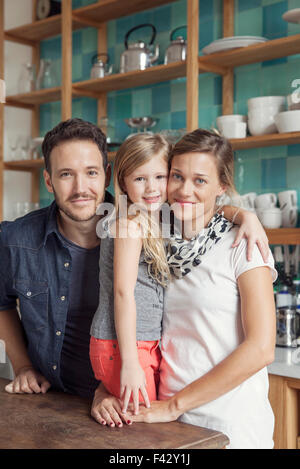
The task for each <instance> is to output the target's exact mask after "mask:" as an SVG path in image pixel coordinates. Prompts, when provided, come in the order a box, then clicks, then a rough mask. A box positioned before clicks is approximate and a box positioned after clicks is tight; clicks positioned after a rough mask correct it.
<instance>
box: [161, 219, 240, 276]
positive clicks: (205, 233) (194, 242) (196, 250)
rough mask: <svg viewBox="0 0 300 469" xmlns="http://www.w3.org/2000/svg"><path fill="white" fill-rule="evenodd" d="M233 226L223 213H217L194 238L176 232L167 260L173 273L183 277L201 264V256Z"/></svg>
mask: <svg viewBox="0 0 300 469" xmlns="http://www.w3.org/2000/svg"><path fill="white" fill-rule="evenodd" d="M233 226H234V225H233V223H231V222H230V221H228V220H227V219H226V218H224V216H223V213H221V214H219V213H216V214H215V215H214V216H213V217H212V219H211V220H210V222H209V224H208V226H207V229H205V230H202V231H201V232H200V233H199V234H198V235H197V236H195V237H194V238H193V239H190V240H185V239H182V238H181V237H180V236H176V234H175V235H173V236H171V237H170V240H169V243H168V246H167V260H168V264H169V268H170V272H171V274H172V275H174V276H175V277H177V278H183V277H184V276H185V275H187V274H188V273H189V272H191V270H192V267H196V266H197V265H199V264H201V262H202V260H201V256H203V255H204V254H205V253H206V252H207V251H209V250H210V249H211V248H212V247H213V245H214V244H216V243H217V242H218V241H219V240H220V239H221V237H222V235H223V234H224V233H226V232H227V231H230V230H231V228H232V227H233Z"/></svg>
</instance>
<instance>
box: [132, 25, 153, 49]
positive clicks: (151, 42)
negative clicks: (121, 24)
mask: <svg viewBox="0 0 300 469" xmlns="http://www.w3.org/2000/svg"><path fill="white" fill-rule="evenodd" d="M146 26H149V27H150V28H152V37H151V40H150V42H149V45H151V44H153V42H154V39H155V37H156V28H155V26H153V24H151V23H145V24H139V25H138V26H134V28H131V29H130V30H129V31H128V32H127V33H126V36H125V39H124V44H125V48H126V49H128V39H129V36H130V34H131V33H133V31H136V30H137V29H140V28H144V27H146Z"/></svg>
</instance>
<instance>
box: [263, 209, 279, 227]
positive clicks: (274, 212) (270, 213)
mask: <svg viewBox="0 0 300 469" xmlns="http://www.w3.org/2000/svg"><path fill="white" fill-rule="evenodd" d="M258 218H259V220H260V222H261V223H262V225H263V226H264V227H265V228H280V227H281V224H282V213H281V210H280V208H277V207H274V208H270V209H265V210H258Z"/></svg>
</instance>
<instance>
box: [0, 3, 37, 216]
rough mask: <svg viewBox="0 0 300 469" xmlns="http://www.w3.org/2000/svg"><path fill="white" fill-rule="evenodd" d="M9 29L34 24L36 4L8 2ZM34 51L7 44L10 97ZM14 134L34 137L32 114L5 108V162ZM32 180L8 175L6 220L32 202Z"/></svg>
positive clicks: (24, 175)
mask: <svg viewBox="0 0 300 469" xmlns="http://www.w3.org/2000/svg"><path fill="white" fill-rule="evenodd" d="M4 8H5V15H4V27H5V29H10V28H14V27H16V26H20V25H21V24H26V23H30V22H31V21H32V0H5V2H4ZM31 53H32V49H31V47H28V46H23V45H21V44H17V43H14V42H9V41H6V42H5V50H4V55H5V65H4V69H5V75H4V78H5V83H6V94H7V95H10V94H16V93H17V92H18V87H17V83H18V78H19V75H20V72H21V66H22V64H23V63H25V62H27V61H29V62H30V61H31ZM10 133H17V134H18V135H19V134H27V135H31V111H27V110H25V109H18V108H13V107H10V106H5V111H4V160H7V159H9V156H10V155H9V145H8V135H9V134H10ZM30 197H31V176H30V174H28V173H24V172H18V171H5V172H4V219H6V220H9V219H12V218H13V217H14V204H15V203H16V202H21V201H30Z"/></svg>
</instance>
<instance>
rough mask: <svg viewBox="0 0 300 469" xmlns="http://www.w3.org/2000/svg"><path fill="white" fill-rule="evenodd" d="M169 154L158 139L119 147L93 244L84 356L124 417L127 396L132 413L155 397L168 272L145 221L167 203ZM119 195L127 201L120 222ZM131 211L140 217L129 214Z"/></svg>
mask: <svg viewBox="0 0 300 469" xmlns="http://www.w3.org/2000/svg"><path fill="white" fill-rule="evenodd" d="M169 152H170V145H169V144H168V142H167V141H166V140H165V139H164V138H163V137H162V136H160V135H151V134H137V135H134V136H132V137H131V138H129V139H127V140H126V141H125V142H124V143H123V145H122V146H121V148H120V149H119V151H118V153H117V155H116V159H115V163H114V189H115V209H116V213H115V218H116V221H115V222H114V223H108V222H107V220H105V221H104V223H106V226H105V227H104V228H109V235H110V237H108V238H106V239H102V240H101V256H100V302H99V307H98V310H97V312H96V314H95V317H94V320H93V323H92V327H91V335H92V337H91V343H90V357H91V363H92V366H93V370H94V373H95V376H96V378H97V379H99V380H101V381H102V383H103V384H104V386H105V388H106V389H107V390H108V391H109V392H110V393H111V394H114V395H115V396H117V397H122V398H123V406H124V407H123V410H124V411H125V410H126V408H127V405H128V402H129V400H130V397H131V395H132V400H133V403H134V408H135V411H136V412H137V411H138V406H139V400H143V401H144V402H145V404H146V405H147V406H150V401H153V400H155V399H156V396H157V384H158V377H159V375H158V369H159V364H160V358H161V356H160V349H159V340H160V337H161V322H162V312H163V287H164V286H166V284H167V280H168V277H169V269H168V264H167V261H166V255H165V249H164V244H163V240H162V238H161V236H160V233H159V228H158V224H157V223H156V222H155V220H154V218H155V217H153V216H152V217H150V216H151V213H152V212H153V211H157V210H158V209H159V208H160V206H161V204H163V203H164V202H165V201H166V199H167V192H166V191H167V178H168V155H169ZM121 196H123V199H124V197H126V199H127V203H126V205H125V216H122V201H123V200H122V197H121ZM133 204H134V205H133ZM127 209H128V210H127ZM134 209H138V210H140V213H138V214H133V215H129V213H130V212H131V213H133V212H134ZM108 225H110V226H108ZM112 238H114V239H112ZM112 259H114V262H113V264H112Z"/></svg>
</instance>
